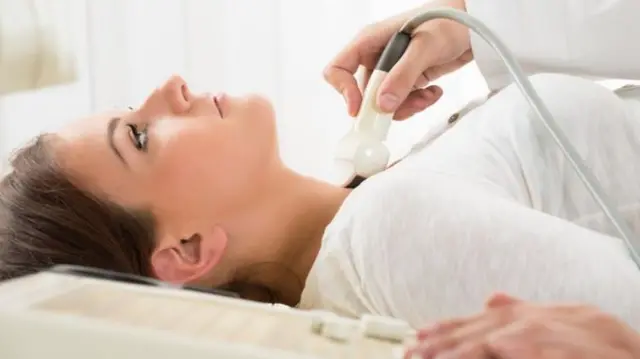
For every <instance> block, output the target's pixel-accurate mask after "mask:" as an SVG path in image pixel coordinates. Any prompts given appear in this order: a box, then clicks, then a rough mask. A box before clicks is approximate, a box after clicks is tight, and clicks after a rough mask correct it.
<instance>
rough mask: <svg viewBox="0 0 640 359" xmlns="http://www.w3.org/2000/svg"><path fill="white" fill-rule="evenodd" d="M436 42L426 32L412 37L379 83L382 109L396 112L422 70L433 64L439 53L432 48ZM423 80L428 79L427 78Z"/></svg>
mask: <svg viewBox="0 0 640 359" xmlns="http://www.w3.org/2000/svg"><path fill="white" fill-rule="evenodd" d="M437 42H438V39H436V37H435V36H434V35H433V34H430V33H428V32H425V33H419V34H416V35H415V36H414V37H413V39H412V40H411V42H410V43H409V47H408V48H407V51H405V53H404V55H403V56H402V57H401V58H400V60H399V61H398V63H397V64H396V65H395V66H394V67H393V68H392V69H391V71H390V72H389V75H387V78H386V79H385V80H384V81H383V83H382V84H381V85H380V91H379V94H378V99H377V102H378V106H379V107H380V109H381V110H382V111H384V112H396V111H397V110H398V108H399V106H400V105H401V104H402V103H403V102H404V100H405V99H406V98H407V96H409V93H411V90H412V89H413V87H414V85H415V84H416V83H418V81H419V79H420V76H421V75H422V74H423V72H425V70H427V69H428V68H429V67H431V66H433V65H435V62H436V59H437V58H438V56H439V55H440V54H439V53H438V49H437V48H434V45H435V44H436V43H437ZM425 80H426V81H427V82H428V81H430V79H428V78H427V79H425ZM423 81H424V80H423Z"/></svg>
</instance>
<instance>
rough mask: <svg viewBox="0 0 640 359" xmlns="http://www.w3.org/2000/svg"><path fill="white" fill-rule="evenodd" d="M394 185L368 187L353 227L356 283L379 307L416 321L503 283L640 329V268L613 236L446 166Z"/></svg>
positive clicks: (467, 309)
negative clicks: (475, 184) (452, 173)
mask: <svg viewBox="0 0 640 359" xmlns="http://www.w3.org/2000/svg"><path fill="white" fill-rule="evenodd" d="M418 182H420V183H418ZM364 185H365V184H363V186H364ZM394 186H395V189H396V190H395V191H389V190H388V188H387V189H385V188H378V189H371V190H373V191H374V192H376V193H377V195H376V196H375V198H372V200H371V201H369V202H368V203H366V205H364V204H363V205H362V206H361V208H360V209H359V212H360V213H359V217H360V218H362V220H361V221H355V222H357V223H356V224H355V225H354V226H353V227H352V231H353V232H352V233H354V235H353V236H352V244H351V245H352V250H353V252H352V255H353V263H354V266H355V268H356V270H357V273H358V277H359V278H360V290H361V291H362V293H363V295H364V296H365V297H366V298H367V302H368V303H370V305H371V307H372V309H373V311H374V312H376V313H377V314H381V315H388V316H393V317H396V318H401V319H404V320H406V321H408V322H409V323H410V324H411V325H412V326H413V327H416V328H419V327H422V326H425V325H427V324H429V323H431V322H433V321H436V320H442V319H448V318H451V317H458V316H463V315H472V314H475V313H477V312H478V311H480V310H481V309H482V307H483V305H484V301H485V300H486V299H487V298H488V297H489V296H490V295H491V294H492V293H495V292H496V291H501V292H506V293H509V294H512V295H516V296H518V297H521V298H523V299H526V300H533V301H538V302H545V301H552V302H562V301H569V302H578V303H589V304H593V305H597V306H599V307H600V308H602V309H603V310H605V311H608V312H610V313H612V314H615V315H618V316H619V317H621V318H624V320H626V321H627V322H628V323H630V324H631V325H633V326H634V327H635V328H636V329H640V302H638V299H637V298H640V273H639V272H638V269H637V267H635V265H634V263H633V261H631V259H630V258H629V257H628V256H627V253H626V251H625V249H624V248H623V247H622V246H621V245H620V241H619V240H617V239H613V238H611V237H607V236H604V235H602V234H599V233H596V232H593V231H590V230H588V229H585V228H583V227H579V226H576V225H574V224H572V223H570V222H566V221H563V220H561V219H559V218H556V217H552V216H549V215H546V214H544V213H542V212H538V211H535V210H533V209H530V208H526V207H524V206H521V205H520V204H517V203H515V202H512V201H510V200H505V199H501V198H498V197H496V196H495V195H488V194H487V193H486V192H482V191H479V190H477V189H473V188H471V187H470V186H469V183H468V182H465V183H463V182H460V183H457V182H456V180H455V178H450V177H446V176H444V175H443V176H442V177H441V178H440V179H437V178H436V177H433V178H432V179H429V180H428V181H427V182H425V180H424V178H420V179H419V180H417V181H414V180H408V181H406V183H403V181H400V182H396V183H394ZM405 188H406V189H407V190H405ZM369 196H370V197H369V198H371V197H372V196H371V195H370V193H369Z"/></svg>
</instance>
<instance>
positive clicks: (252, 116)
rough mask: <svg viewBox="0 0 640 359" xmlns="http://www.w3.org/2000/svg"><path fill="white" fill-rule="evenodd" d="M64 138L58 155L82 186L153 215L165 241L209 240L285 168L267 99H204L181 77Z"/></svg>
mask: <svg viewBox="0 0 640 359" xmlns="http://www.w3.org/2000/svg"><path fill="white" fill-rule="evenodd" d="M58 135H59V136H58V137H59V138H60V141H58V144H57V145H56V146H57V147H55V148H56V154H57V156H58V157H59V158H60V159H61V162H62V163H63V166H64V167H65V169H66V170H67V171H69V172H70V174H71V176H72V178H73V179H74V180H75V181H78V182H79V184H80V186H81V187H83V188H85V189H88V190H89V191H91V192H93V193H96V194H98V195H100V196H106V198H108V199H109V200H111V201H113V202H115V203H117V204H120V205H122V206H125V207H127V208H139V209H146V210H150V211H151V212H152V213H153V215H154V216H155V218H156V221H157V222H158V226H159V228H158V231H159V232H160V234H159V235H161V236H162V235H168V236H171V237H182V238H187V237H188V236H190V235H192V234H193V232H194V231H195V230H200V231H202V232H206V231H207V230H209V229H208V228H207V226H212V225H213V222H214V221H224V218H225V216H231V215H233V213H234V211H237V210H239V208H241V207H242V206H245V205H246V204H247V203H248V202H250V201H251V198H252V196H253V195H254V191H255V190H256V189H257V188H258V187H259V186H260V181H261V179H263V178H265V177H267V176H268V174H269V173H270V172H272V171H274V170H277V168H278V167H279V166H280V161H279V158H278V151H277V139H276V131H275V119H274V113H273V110H272V107H271V105H270V104H269V102H268V101H267V100H265V99H263V98H261V97H258V96H246V97H231V96H228V95H224V94H223V95H217V96H213V95H196V94H193V93H191V92H190V91H189V89H188V87H187V85H186V84H185V82H184V81H183V80H182V79H181V78H179V77H173V78H171V79H170V80H169V81H167V82H166V83H165V84H164V85H163V86H162V87H160V88H158V89H157V90H155V91H154V92H153V93H151V95H150V96H149V97H148V98H147V99H146V101H145V102H144V104H143V105H142V106H141V107H140V108H138V109H136V110H132V111H126V112H123V113H114V114H107V115H101V116H96V117H94V118H90V119H85V120H82V121H78V122H76V123H73V124H71V125H70V126H68V127H67V128H65V129H63V130H62V131H60V132H59V133H58Z"/></svg>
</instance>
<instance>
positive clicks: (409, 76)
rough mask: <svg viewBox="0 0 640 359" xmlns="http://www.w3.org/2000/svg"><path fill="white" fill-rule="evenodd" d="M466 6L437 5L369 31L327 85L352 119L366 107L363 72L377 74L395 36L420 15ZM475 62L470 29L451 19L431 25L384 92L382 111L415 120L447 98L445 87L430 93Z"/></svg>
mask: <svg viewBox="0 0 640 359" xmlns="http://www.w3.org/2000/svg"><path fill="white" fill-rule="evenodd" d="M464 3H465V2H464V0H439V1H431V2H429V4H427V5H425V6H422V7H420V8H418V9H414V10H411V11H407V12H405V13H402V14H400V15H397V16H394V17H392V18H389V19H386V20H384V21H381V22H378V23H375V24H372V25H369V26H367V27H366V28H365V29H363V30H362V31H361V32H360V34H359V35H358V36H356V38H355V39H354V40H353V41H352V42H351V43H350V44H349V45H347V47H346V48H344V49H343V50H342V51H341V52H340V53H339V54H338V55H337V56H336V57H335V58H334V59H333V60H332V61H331V63H330V64H329V65H328V66H327V67H326V68H325V71H324V77H325V79H326V80H327V82H329V83H330V84H331V85H332V86H333V87H334V88H335V89H336V90H337V91H338V92H340V93H341V94H342V95H343V96H344V98H345V101H346V103H347V108H348V111H349V114H350V115H351V116H355V115H356V114H357V112H358V110H359V108H360V104H361V102H362V94H361V93H360V89H359V88H358V85H357V82H356V80H355V77H354V74H355V72H356V70H357V69H358V67H359V66H364V67H365V68H367V69H368V70H369V71H371V70H372V69H373V68H374V67H375V65H376V62H377V61H378V58H379V57H380V54H381V53H382V50H384V48H385V46H386V45H387V42H388V41H389V39H390V38H391V36H392V35H393V34H394V33H395V32H396V31H398V30H399V29H400V27H401V26H402V25H403V24H404V23H405V22H406V21H408V20H409V19H410V18H412V17H413V16H415V15H416V14H418V13H420V12H422V11H424V10H425V9H427V8H433V7H442V6H446V7H453V8H456V9H460V10H464V9H465V6H464ZM472 59H473V55H472V53H471V42H470V38H469V31H468V29H467V28H466V27H465V26H463V25H461V24H458V23H456V22H453V21H450V20H446V19H436V20H432V21H428V22H426V23H424V24H423V25H421V26H420V27H418V28H417V29H416V33H415V36H414V38H413V40H412V41H411V43H410V45H409V47H408V49H407V51H406V53H405V54H404V56H403V57H402V59H400V61H399V62H398V63H397V64H396V66H395V67H394V68H393V69H392V70H391V72H390V73H389V75H388V76H387V79H386V80H385V82H384V83H383V84H382V85H381V86H380V91H379V93H378V106H379V107H380V109H381V110H382V111H384V112H386V113H392V112H393V113H395V116H394V118H395V119H398V120H400V119H406V118H408V117H411V116H412V115H413V114H415V113H417V112H420V111H422V110H424V109H425V108H427V107H428V106H430V105H432V104H433V103H435V102H436V101H437V100H438V99H439V98H440V97H441V96H442V90H441V89H440V88H439V87H437V86H430V87H427V88H424V87H426V86H427V85H428V84H429V83H430V82H431V81H433V80H435V79H437V78H438V77H440V76H442V75H444V74H447V73H449V72H452V71H454V70H457V69H458V68H460V67H462V66H463V65H465V64H467V63H468V62H470V61H471V60H472Z"/></svg>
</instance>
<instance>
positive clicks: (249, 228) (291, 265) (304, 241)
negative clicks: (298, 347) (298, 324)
mask: <svg viewBox="0 0 640 359" xmlns="http://www.w3.org/2000/svg"><path fill="white" fill-rule="evenodd" d="M273 177H274V178H273V180H271V181H269V183H268V184H267V185H266V186H265V187H264V188H262V189H261V190H260V194H259V200H258V201H256V202H255V203H256V204H257V205H254V206H253V208H252V209H251V211H250V212H249V214H247V215H245V216H243V217H244V219H243V220H242V224H243V226H242V227H238V228H237V229H236V230H235V235H236V236H237V237H238V238H243V242H244V243H245V244H247V243H255V250H254V251H251V252H253V253H247V254H246V256H245V258H244V261H243V262H244V263H245V264H246V265H245V266H244V267H245V268H246V269H247V270H246V273H242V271H240V272H239V273H238V276H239V277H245V278H244V279H243V278H236V280H245V281H247V282H249V283H252V284H255V285H259V286H264V287H268V288H270V289H271V290H272V291H273V292H274V293H275V295H276V297H277V298H276V299H277V301H278V302H280V303H283V304H287V305H295V304H297V303H298V301H299V299H300V295H301V293H302V290H303V288H304V283H305V281H306V278H307V276H308V274H309V272H310V270H311V268H312V266H313V263H314V261H315V259H316V257H317V255H318V252H319V250H320V246H321V242H322V236H323V234H324V231H325V228H326V227H327V225H329V223H330V222H331V221H332V220H333V218H334V216H335V215H336V213H337V211H338V209H339V208H340V206H341V205H342V203H343V201H344V200H345V198H346V197H347V195H348V194H349V192H350V190H349V189H345V188H341V187H339V186H334V185H331V184H329V183H326V182H323V181H319V180H316V179H313V178H310V177H305V176H302V175H299V174H297V173H295V172H292V171H290V170H283V171H282V172H281V173H278V175H277V176H273ZM265 244H267V245H266V246H265ZM244 247H245V248H244V250H245V251H246V250H247V247H246V246H244ZM266 247H268V248H266Z"/></svg>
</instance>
